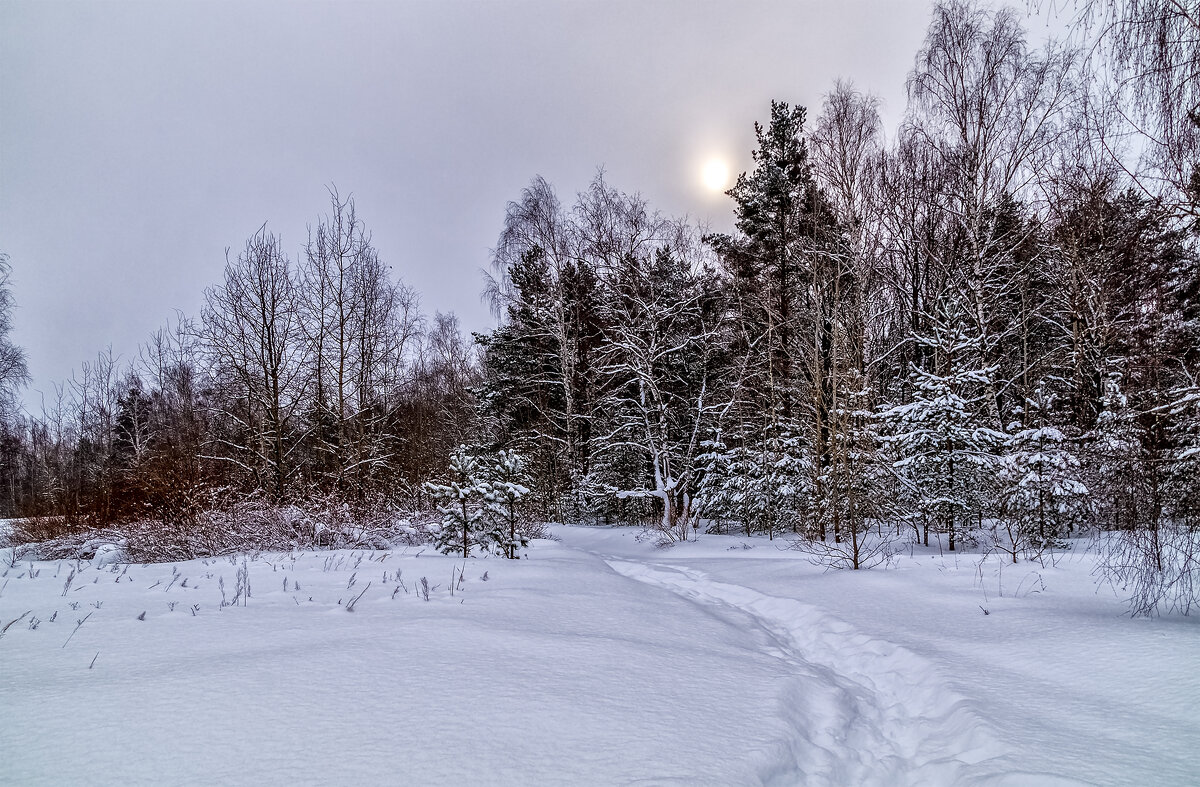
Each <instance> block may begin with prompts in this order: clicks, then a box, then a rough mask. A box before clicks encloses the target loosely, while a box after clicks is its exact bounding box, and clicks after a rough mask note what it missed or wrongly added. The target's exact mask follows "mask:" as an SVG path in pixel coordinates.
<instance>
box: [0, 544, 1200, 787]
mask: <svg viewBox="0 0 1200 787" xmlns="http://www.w3.org/2000/svg"><path fill="white" fill-rule="evenodd" d="M554 532H555V534H556V535H557V536H558V537H559V538H560V539H561V541H542V542H537V543H536V544H535V545H534V546H533V547H532V548H530V550H529V557H530V559H529V560H520V561H506V560H500V559H495V558H472V559H470V560H466V561H464V560H462V559H461V558H459V559H454V558H448V557H443V556H440V555H432V554H430V552H429V551H428V550H425V551H422V550H419V549H409V550H398V551H393V552H332V553H328V552H296V553H292V554H263V555H257V556H238V557H235V558H233V559H232V560H231V559H228V558H225V559H220V560H213V559H209V560H198V561H189V562H187V563H179V564H176V565H151V566H137V565H133V566H126V565H125V564H122V563H119V562H113V563H110V564H108V565H104V566H100V565H96V566H93V565H89V564H88V563H87V562H86V561H85V562H82V563H80V564H78V566H77V565H76V564H74V563H68V562H66V561H63V562H60V563H34V564H32V565H31V564H29V563H27V562H21V563H18V564H17V565H15V566H11V567H9V562H8V560H7V559H6V558H7V552H6V551H3V550H0V561H3V565H4V566H5V567H7V571H5V570H4V569H0V573H4V576H3V577H2V578H0V628H3V627H4V626H5V625H7V624H9V623H10V622H11V621H14V620H16V621H17V622H16V623H14V624H13V625H11V626H9V627H8V628H7V630H6V631H5V633H4V634H3V635H2V636H0V757H3V762H4V763H5V765H4V766H3V768H0V783H12V784H56V783H62V782H63V781H64V779H65V780H68V781H71V782H72V783H84V784H149V783H156V784H157V783H163V782H166V781H171V782H179V783H184V784H201V783H204V784H209V783H214V782H220V783H239V784H241V783H256V784H316V783H355V782H365V781H380V780H384V779H388V780H398V781H401V782H404V783H414V784H450V783H455V784H459V783H463V782H467V783H486V784H634V783H638V784H813V785H823V784H879V785H885V784H886V785H903V784H914V785H915V784H930V785H939V784H1006V785H1008V784H1011V785H1024V784H1079V783H1087V784H1113V785H1117V784H1130V785H1144V784H1156V785H1158V784H1162V785H1185V784H1194V783H1197V781H1200V752H1198V751H1197V750H1196V747H1195V741H1196V740H1200V713H1198V712H1197V710H1196V709H1197V708H1200V676H1198V673H1200V671H1198V670H1197V669H1196V665H1197V663H1200V658H1198V657H1200V647H1198V643H1200V627H1198V626H1197V625H1196V622H1197V621H1195V620H1193V619H1186V618H1162V619H1157V620H1131V619H1130V618H1128V617H1127V616H1126V615H1125V614H1124V613H1125V609H1124V606H1123V605H1122V603H1121V601H1120V600H1119V599H1118V598H1116V597H1115V595H1114V594H1113V593H1112V592H1111V591H1110V590H1107V589H1104V588H1101V589H1100V590H1097V587H1096V585H1095V582H1094V579H1093V577H1092V576H1091V569H1092V566H1093V563H1092V559H1091V556H1090V555H1088V554H1083V553H1082V552H1081V553H1080V554H1072V555H1070V556H1066V557H1061V558H1059V559H1058V561H1057V562H1058V565H1057V566H1051V565H1048V566H1046V567H1042V566H1039V565H1037V564H1021V565H1018V566H1012V565H1006V564H1003V563H1002V562H999V561H988V562H984V563H982V564H980V562H979V557H978V556H976V555H958V556H953V555H949V554H947V555H939V554H937V552H936V550H934V551H932V552H920V551H916V550H914V553H913V554H912V555H911V556H909V555H905V556H903V557H901V558H900V559H899V561H898V564H897V568H895V569H893V570H888V571H882V570H875V571H870V572H825V571H822V570H821V569H819V568H817V567H815V566H813V565H811V564H810V563H808V561H807V560H805V559H804V556H803V555H801V554H799V553H796V552H789V551H781V550H779V549H777V547H778V546H779V545H780V542H778V541H777V542H769V541H766V540H763V539H752V540H743V539H739V538H733V537H722V536H708V535H702V536H701V537H700V539H699V541H698V542H694V543H687V544H681V545H677V546H676V547H674V548H672V549H669V550H660V549H655V548H653V547H652V546H650V544H649V543H648V542H647V541H645V540H639V539H637V538H636V535H637V533H636V531H633V530H628V529H617V528H613V529H610V528H556V529H555V531H554ZM743 545H745V546H749V547H751V548H750V549H745V548H743ZM110 558H111V556H110ZM243 560H244V561H245V562H244V563H243ZM96 562H97V563H99V562H102V561H96ZM243 565H244V566H245V568H246V571H247V573H248V576H249V580H250V588H251V590H250V592H251V595H250V597H249V599H247V600H246V605H245V606H240V605H239V606H225V607H221V592H220V590H221V589H220V583H221V582H222V581H223V583H224V586H225V588H224V589H225V597H226V601H230V600H232V598H233V597H234V593H235V589H236V586H237V579H236V577H237V573H238V571H239V569H241V568H242V567H243ZM72 569H77V571H76V574H75V576H74V577H73V578H72V579H71V583H70V585H69V586H67V587H65V592H64V586H65V585H66V581H67V578H68V577H69V576H70V573H71V570H72ZM485 572H486V576H487V579H486V580H485V579H484V575H485ZM459 574H461V575H462V581H461V582H460V581H459V580H458V576H459ZM452 576H453V577H454V580H453V581H452V579H451V578H452ZM422 577H425V578H426V580H427V582H428V584H429V586H430V593H429V600H428V601H425V600H424V597H423V594H422V593H421V592H420V591H419V590H418V588H419V587H420V580H421V578H422ZM185 580H186V583H185ZM368 583H369V586H368ZM401 583H403V584H401ZM297 584H298V587H297ZM452 585H453V593H452V592H451V586H452ZM360 594H361V595H360ZM355 597H358V600H357V602H355V604H354V608H353V611H347V606H348V605H349V603H350V601H351V600H352V599H354V598H355ZM239 604H240V600H239ZM196 605H199V606H198V607H197V606H196ZM984 609H986V610H987V614H984V612H983V610H984ZM143 611H144V612H145V613H146V614H145V618H144V620H139V619H138V618H139V615H141V613H142V612H143ZM26 612H28V615H26V616H24V617H21V616H22V615H23V613H26ZM85 615H88V616H89V617H87V618H86V620H85V621H84V623H83V624H82V625H81V626H78V627H77V621H79V620H81V619H84V617H85ZM34 621H36V623H34ZM76 629H77V630H76Z"/></svg>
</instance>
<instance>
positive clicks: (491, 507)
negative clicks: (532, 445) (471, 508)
mask: <svg viewBox="0 0 1200 787" xmlns="http://www.w3.org/2000/svg"><path fill="white" fill-rule="evenodd" d="M489 475H490V478H489V479H488V481H487V482H486V491H485V493H484V499H485V501H486V511H487V518H488V520H489V523H490V524H491V528H490V529H489V530H488V531H487V534H486V540H487V542H488V543H490V544H492V545H494V546H495V548H497V549H499V550H500V552H501V554H503V555H504V556H505V557H506V558H509V559H512V560H516V559H517V558H518V557H520V555H519V554H518V553H517V550H518V549H523V548H525V547H527V546H529V538H528V536H526V535H525V533H523V532H522V530H521V508H522V501H523V500H524V498H526V497H527V496H528V495H529V487H527V486H525V483H524V482H525V481H527V480H528V479H527V477H526V472H525V462H524V460H523V459H522V458H521V456H520V455H519V454H517V453H516V452H515V451H501V452H500V453H499V454H498V455H497V457H496V461H495V463H494V464H493V465H492V467H491V472H490V474H489Z"/></svg>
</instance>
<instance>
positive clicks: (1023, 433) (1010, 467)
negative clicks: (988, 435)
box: [999, 384, 1091, 562]
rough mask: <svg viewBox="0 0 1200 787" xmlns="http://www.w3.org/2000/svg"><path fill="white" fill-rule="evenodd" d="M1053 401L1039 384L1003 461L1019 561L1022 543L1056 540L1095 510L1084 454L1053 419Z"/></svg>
mask: <svg viewBox="0 0 1200 787" xmlns="http://www.w3.org/2000/svg"><path fill="white" fill-rule="evenodd" d="M1052 403H1053V402H1052V397H1051V396H1050V394H1049V393H1048V392H1047V391H1046V387H1045V385H1044V384H1042V385H1039V386H1038V387H1037V389H1036V390H1035V391H1034V394H1033V396H1032V397H1031V398H1029V399H1028V400H1027V402H1026V414H1027V418H1026V427H1025V428H1024V429H1020V430H1016V431H1015V432H1014V433H1013V434H1011V435H1010V436H1009V437H1008V440H1007V445H1006V451H1005V455H1004V458H1003V461H1002V462H1001V466H1000V473H999V477H1000V486H1001V489H1002V496H1003V502H1004V505H1003V510H1004V512H1005V514H1006V515H1007V516H1008V517H1009V518H1010V519H1011V527H1010V528H1009V530H1008V535H1009V541H1010V544H1011V546H1012V549H1011V550H1010V551H1011V553H1012V556H1013V560H1014V562H1015V560H1016V553H1017V551H1018V548H1019V547H1033V548H1035V549H1043V548H1046V547H1047V546H1052V545H1053V544H1055V543H1057V542H1058V541H1059V540H1060V539H1062V538H1063V537H1065V536H1066V535H1068V534H1069V533H1071V532H1072V531H1073V530H1075V529H1076V528H1078V527H1079V526H1080V525H1081V524H1083V522H1084V521H1085V519H1086V517H1087V515H1088V513H1089V512H1090V510H1091V499H1090V493H1089V492H1088V488H1087V487H1086V486H1085V485H1084V483H1083V481H1082V479H1081V476H1080V463H1079V459H1078V458H1076V456H1075V455H1074V453H1072V452H1071V450H1070V445H1069V443H1068V441H1067V438H1066V437H1065V436H1064V435H1063V433H1062V431H1060V430H1059V429H1058V428H1057V427H1056V426H1054V425H1053V424H1051V423H1050V411H1051V406H1052Z"/></svg>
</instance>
